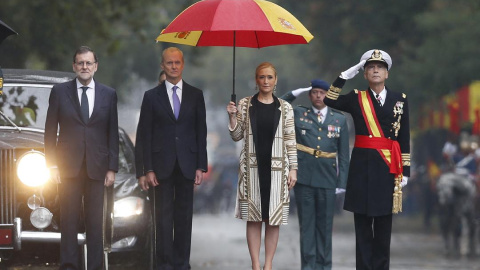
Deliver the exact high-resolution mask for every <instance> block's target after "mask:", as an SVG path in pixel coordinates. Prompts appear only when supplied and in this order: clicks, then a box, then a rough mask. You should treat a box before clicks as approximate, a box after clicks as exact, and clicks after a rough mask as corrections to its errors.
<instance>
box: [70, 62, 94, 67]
mask: <svg viewBox="0 0 480 270" xmlns="http://www.w3.org/2000/svg"><path fill="white" fill-rule="evenodd" d="M95 63H97V62H93V63H92V62H75V65H76V66H77V67H83V66H84V65H87V67H91V66H93V64H95Z"/></svg>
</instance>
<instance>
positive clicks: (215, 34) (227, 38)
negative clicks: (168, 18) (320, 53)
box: [157, 0, 313, 48]
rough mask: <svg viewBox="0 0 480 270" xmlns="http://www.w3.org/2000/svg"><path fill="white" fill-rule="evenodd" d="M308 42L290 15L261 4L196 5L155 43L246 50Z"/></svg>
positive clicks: (212, 0)
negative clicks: (248, 48)
mask: <svg viewBox="0 0 480 270" xmlns="http://www.w3.org/2000/svg"><path fill="white" fill-rule="evenodd" d="M234 36H235V44H234ZM312 39H313V36H312V34H310V32H309V31H308V30H307V29H306V28H305V27H304V26H303V25H302V24H301V23H300V22H299V21H298V20H297V19H296V18H295V17H294V16H293V15H292V14H291V13H290V12H288V11H287V10H285V9H284V8H282V7H280V6H278V5H276V4H274V3H272V2H269V1H265V0H204V1H200V2H197V3H195V4H193V5H191V6H190V7H188V8H187V9H185V10H184V11H183V12H182V13H180V15H178V16H177V18H175V19H174V20H173V21H172V22H171V23H170V24H169V25H168V26H167V27H166V28H165V29H164V30H163V31H162V33H161V34H160V35H159V36H158V37H157V41H163V42H173V43H179V44H185V45H191V46H236V47H250V48H262V47H268V46H275V45H284V44H306V43H308V42H310V40H312Z"/></svg>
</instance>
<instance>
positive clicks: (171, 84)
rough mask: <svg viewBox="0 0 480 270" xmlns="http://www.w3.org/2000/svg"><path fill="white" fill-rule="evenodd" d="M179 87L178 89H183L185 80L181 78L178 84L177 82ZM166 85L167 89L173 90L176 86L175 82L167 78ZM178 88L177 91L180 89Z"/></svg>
mask: <svg viewBox="0 0 480 270" xmlns="http://www.w3.org/2000/svg"><path fill="white" fill-rule="evenodd" d="M175 85H176V86H177V87H178V88H179V89H178V90H180V91H181V90H182V89H183V80H180V81H179V82H178V83H177V84H175ZM165 86H166V87H167V91H173V90H172V88H173V86H174V84H173V83H171V82H169V81H167V80H165ZM178 90H177V91H178Z"/></svg>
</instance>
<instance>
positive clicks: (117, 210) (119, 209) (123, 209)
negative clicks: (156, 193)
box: [113, 197, 145, 217]
mask: <svg viewBox="0 0 480 270" xmlns="http://www.w3.org/2000/svg"><path fill="white" fill-rule="evenodd" d="M144 203H145V200H144V199H142V198H139V197H127V198H124V199H121V200H118V201H116V202H115V204H114V206H113V216H114V217H130V216H133V215H141V214H142V213H143V204H144Z"/></svg>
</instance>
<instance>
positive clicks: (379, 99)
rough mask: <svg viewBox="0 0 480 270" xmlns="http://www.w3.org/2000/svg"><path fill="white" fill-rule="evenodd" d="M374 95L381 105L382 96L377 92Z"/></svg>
mask: <svg viewBox="0 0 480 270" xmlns="http://www.w3.org/2000/svg"><path fill="white" fill-rule="evenodd" d="M375 97H376V98H377V101H378V104H380V106H383V104H382V97H381V96H380V95H379V94H376V95H375Z"/></svg>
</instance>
